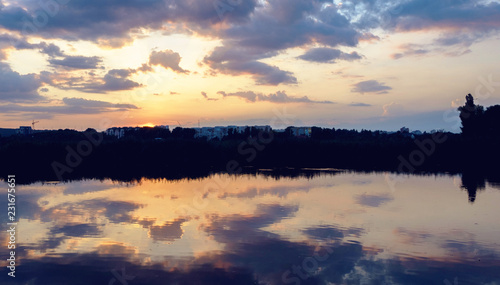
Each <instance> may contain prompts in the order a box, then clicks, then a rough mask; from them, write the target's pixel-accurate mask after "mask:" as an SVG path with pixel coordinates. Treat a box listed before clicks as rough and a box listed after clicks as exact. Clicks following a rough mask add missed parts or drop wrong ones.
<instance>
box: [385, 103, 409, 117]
mask: <svg viewBox="0 0 500 285" xmlns="http://www.w3.org/2000/svg"><path fill="white" fill-rule="evenodd" d="M382 108H383V109H384V113H382V116H399V115H403V114H404V107H403V105H401V104H399V103H395V102H391V103H390V104H386V105H384V106H383V107H382Z"/></svg>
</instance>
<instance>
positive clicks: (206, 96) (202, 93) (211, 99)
mask: <svg viewBox="0 0 500 285" xmlns="http://www.w3.org/2000/svg"><path fill="white" fill-rule="evenodd" d="M201 96H203V98H205V99H207V100H208V101H217V100H219V99H216V98H209V97H208V95H207V92H203V91H202V92H201Z"/></svg>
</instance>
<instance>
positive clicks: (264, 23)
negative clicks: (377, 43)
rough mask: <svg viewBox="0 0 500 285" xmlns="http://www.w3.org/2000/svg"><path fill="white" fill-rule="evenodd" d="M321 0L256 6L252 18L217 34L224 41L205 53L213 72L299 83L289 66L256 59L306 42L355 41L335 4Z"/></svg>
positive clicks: (279, 1) (274, 82)
mask: <svg viewBox="0 0 500 285" xmlns="http://www.w3.org/2000/svg"><path fill="white" fill-rule="evenodd" d="M324 4H325V3H324V1H320V0H312V1H301V0H275V1H269V2H266V4H265V5H264V6H263V7H262V8H259V9H256V10H255V12H254V13H253V14H252V16H251V18H250V19H251V20H250V21H248V22H245V23H244V24H240V25H232V26H229V27H228V28H227V29H225V30H222V31H221V32H220V33H219V34H218V35H219V37H221V38H222V39H223V41H222V46H219V47H217V48H215V49H214V51H213V52H212V53H211V54H210V55H208V56H207V57H205V59H204V61H203V62H204V63H205V64H206V65H208V66H209V67H210V68H211V69H212V71H213V73H222V74H229V75H250V76H252V78H253V79H254V80H255V82H256V83H257V84H261V85H274V86H276V85H279V84H297V78H296V77H295V76H294V74H293V73H292V72H289V71H286V70H281V69H280V68H279V67H278V66H272V65H269V64H267V63H263V62H261V61H259V60H261V59H265V58H271V57H274V56H276V55H278V54H280V53H281V52H283V51H285V50H286V49H289V48H294V47H302V46H304V45H308V44H321V45H324V46H327V47H335V46H339V45H344V46H355V45H357V43H358V37H359V36H360V34H359V33H358V32H357V31H356V30H355V29H354V28H353V27H352V26H351V24H350V23H349V20H348V19H347V18H345V17H344V16H343V15H341V14H340V13H339V11H338V9H337V7H336V6H333V5H324Z"/></svg>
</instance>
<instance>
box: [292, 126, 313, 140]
mask: <svg viewBox="0 0 500 285" xmlns="http://www.w3.org/2000/svg"><path fill="white" fill-rule="evenodd" d="M290 130H291V132H292V133H291V134H292V136H294V137H308V138H309V137H311V134H312V128H311V127H291V128H290Z"/></svg>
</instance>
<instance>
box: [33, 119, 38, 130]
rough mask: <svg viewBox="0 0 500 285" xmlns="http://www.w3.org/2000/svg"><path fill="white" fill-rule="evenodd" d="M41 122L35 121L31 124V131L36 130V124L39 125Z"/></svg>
mask: <svg viewBox="0 0 500 285" xmlns="http://www.w3.org/2000/svg"><path fill="white" fill-rule="evenodd" d="M39 122H40V121H35V120H33V122H31V129H33V130H34V129H35V124H36V123H39Z"/></svg>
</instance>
